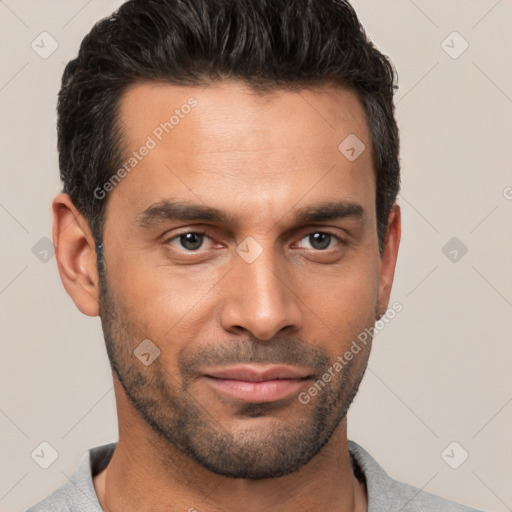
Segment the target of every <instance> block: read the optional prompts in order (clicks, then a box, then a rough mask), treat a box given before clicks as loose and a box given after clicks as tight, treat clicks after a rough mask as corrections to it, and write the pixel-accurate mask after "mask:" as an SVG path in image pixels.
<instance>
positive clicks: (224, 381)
mask: <svg viewBox="0 0 512 512" xmlns="http://www.w3.org/2000/svg"><path fill="white" fill-rule="evenodd" d="M203 377H204V378H205V379H206V382H207V383H208V384H209V385H210V386H211V387H213V388H214V389H215V390H216V391H219V392H221V393H223V394H225V395H229V396H230V397H232V398H235V399H237V400H241V401H244V402H256V403H264V402H274V401H276V400H282V399H284V398H287V397H289V396H290V395H293V394H294V393H297V392H298V391H299V390H300V388H301V387H303V386H304V383H305V381H307V380H309V379H310V378H311V377H312V376H311V374H310V373H308V372H306V371H304V370H299V369H296V368H291V367H288V366H274V365H271V366H268V365H266V366H256V365H241V366H236V367H230V368H221V369H211V370H207V371H205V372H204V374H203Z"/></svg>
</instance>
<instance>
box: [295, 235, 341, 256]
mask: <svg viewBox="0 0 512 512" xmlns="http://www.w3.org/2000/svg"><path fill="white" fill-rule="evenodd" d="M302 240H307V242H308V243H309V244H310V247H305V249H314V250H317V251H323V250H325V249H329V248H330V247H329V246H330V245H331V242H332V241H333V240H335V241H337V242H338V243H343V242H342V240H341V239H340V238H339V237H337V236H336V235H333V234H332V233H326V232H323V231H315V232H313V233H309V234H308V235H306V236H305V237H304V238H302ZM302 240H301V241H302ZM299 244H300V242H299ZM303 248H304V247H303Z"/></svg>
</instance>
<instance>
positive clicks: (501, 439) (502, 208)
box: [0, 0, 512, 511]
mask: <svg viewBox="0 0 512 512" xmlns="http://www.w3.org/2000/svg"><path fill="white" fill-rule="evenodd" d="M119 3H120V2H118V1H113V0H109V1H105V0H103V1H99V0H89V1H84V0H80V1H77V0H73V1H70V0H65V1H64V0H60V1H57V0H53V1H44V2H41V1H36V0H31V1H29V0H6V1H0V46H1V48H2V49H3V52H2V56H1V59H2V62H1V79H0V108H1V112H2V115H1V119H0V122H1V141H2V151H1V153H0V157H1V162H2V163H1V172H2V181H1V183H2V185H3V186H2V189H1V195H0V223H1V229H2V247H3V251H2V252H3V258H2V265H1V267H0V268H1V275H0V307H1V314H2V324H1V329H2V331H1V340H2V349H1V357H0V378H1V390H2V391H1V397H0V450H1V468H0V510H2V511H23V510H25V509H26V508H27V507H28V506H29V505H31V504H33V503H35V502H36V501H38V500H39V499H41V498H43V497H44V496H46V495H47V494H49V493H50V492H51V491H52V490H53V489H54V488H56V487H57V486H58V485H60V484H62V483H64V482H65V481H66V479H67V477H68V476H69V475H71V473H72V472H73V470H74V469H75V466H76V464H77V463H78V460H79V458H80V456H81V455H82V453H83V452H84V451H85V450H86V449H87V448H89V447H91V446H94V445H98V444H102V443H105V442H108V441H111V440H115V439H116V435H117V424H116V414H115V409H114V394H113V390H112V382H111V376H110V372H109V367H108V362H107V358H106V354H105V350H104V347H103V339H102V335H101V330H100V323H99V320H98V319H91V318H88V317H85V316H83V315H81V314H80V313H79V312H78V310H76V309H75V307H74V305H73V304H72V302H71V300H70V299H69V298H68V296H67V295H66V293H65V292H64V289H63V288H62V285H61V283H60V280H59V278H58V274H57V270H56V265H55V258H53V257H51V256H52V255H51V253H48V254H47V255H46V258H47V259H48V261H47V262H46V263H45V262H44V261H41V258H42V259H43V260H44V259H45V253H44V250H45V246H44V244H45V241H44V240H43V241H42V242H41V241H40V240H41V238H44V237H49V236H50V220H51V219H50V201H51V198H52V196H53V195H54V194H55V193H57V192H58V191H59V187H60V184H59V179H58V166H57V153H56V149H55V147H56V135H55V122H56V114H55V101H56V93H57V90H58V87H59V82H60V77H61V74H62V71H63V68H64V63H65V62H67V61H68V60H69V59H70V58H72V57H74V56H75V54H76V52H77V49H78V45H79V42H80V41H81V39H82V37H83V36H84V35H85V33H86V32H88V31H89V29H90V28H91V26H92V25H93V23H94V22H95V21H97V20H98V19H99V18H100V17H103V16H105V15H107V14H109V13H110V12H112V11H113V10H114V9H115V8H116V7H117V6H118V5H119ZM354 4H355V7H356V10H357V11H358V14H359V15H360V18H361V20H362V21H363V23H364V24H365V26H366V28H367V31H368V33H369V35H370V36H371V37H372V39H373V40H374V41H375V43H376V44H377V46H379V47H380V49H381V50H382V51H384V53H386V54H388V55H390V56H391V57H392V59H393V60H394V62H395V65H396V67H397V69H398V74H399V81H400V90H399V92H398V93H397V115H398V121H399V125H400V128H401V137H402V153H401V158H402V172H403V188H402V194H401V196H400V198H399V203H400V204H401V206H402V211H403V219H404V221H403V222H404V232H403V242H402V247H401V252H400V256H399V261H398V269H397V278H396V282H395V286H394V293H393V297H392V301H393V300H395V301H399V302H401V303H402V304H403V311H402V312H401V313H399V314H398V315H397V316H396V318H395V319H394V320H393V321H392V322H391V323H390V324H389V325H388V326H387V327H386V328H385V329H384V330H383V331H382V332H381V333H380V334H379V335H378V338H377V339H376V342H375V348H374V353H373V355H372V358H371V360H370V370H369V371H368V373H367V376H366V378H365V381H364V384H363V386H362V389H361V392H360V394H359V396H358V398H357V399H356V402H355V404H354V406H353V408H352V410H351V412H350V414H349V423H350V437H351V438H352V439H354V440H356V441H358V442H359V443H361V444H362V445H363V446H364V447H366V449H367V450H368V451H370V453H372V454H373V456H374V457H375V458H376V459H377V460H378V461H379V462H380V463H381V464H382V465H383V466H384V467H385V468H386V470H387V471H388V472H389V473H390V474H391V475H392V476H394V477H395V478H398V479H400V480H404V481H407V482H409V483H411V484H413V485H416V486H418V487H421V488H425V489H426V490H428V491H431V492H434V493H437V494H440V495H443V496H445V497H449V498H451V499H454V500H457V501H461V502H463V503H466V504H471V505H473V506H475V507H478V508H481V509H484V510H493V511H505V510H511V509H512V486H511V485H510V481H511V477H512V440H511V436H510V431H511V425H512V385H511V384H512V372H511V371H510V365H511V360H512V359H511V356H512V344H511V343H510V333H511V321H510V318H511V313H512V289H511V276H512V265H511V262H512V254H511V253H512V243H511V242H512V240H511V238H512V237H511V234H512V230H511V227H510V226H511V223H510V220H511V212H512V200H511V199H510V198H512V188H507V187H512V175H511V173H510V164H511V161H512V159H511V147H512V145H511V135H512V126H511V125H512V116H511V114H512V83H511V82H512V81H511V77H512V71H511V69H512V68H511V66H510V62H511V51H510V50H511V48H512V31H511V30H510V27H511V26H512V1H511V0H500V1H496V0H478V1H477V0H465V1H453V0H452V1H446V0H444V1H443V0H430V1H427V0H415V1H412V0H393V1H389V0H388V1H386V2H383V1H378V0H372V1H370V0H358V1H355V2H354ZM43 31H47V32H49V33H50V34H51V36H52V37H53V38H54V39H55V40H56V41H57V42H58V45H59V46H58V48H57V50H56V51H55V52H54V53H53V54H52V55H50V56H49V57H48V58H46V59H43V58H41V57H40V56H39V55H38V54H37V53H36V52H35V51H34V50H33V49H32V48H31V42H32V41H33V40H34V39H36V42H37V41H38V40H40V39H37V38H38V36H39V34H40V33H41V32H43ZM454 31H456V32H458V33H459V34H460V36H462V38H463V39H464V40H465V41H467V43H468V44H469V47H468V49H467V50H466V51H465V52H464V53H463V54H462V55H460V56H459V57H458V58H452V57H451V56H450V55H448V54H447V53H446V51H445V49H447V50H448V51H449V52H451V53H452V55H454V54H456V53H459V51H460V50H461V49H462V48H463V45H464V41H463V40H462V39H460V38H459V36H456V35H455V36H450V37H448V39H446V38H447V36H449V35H450V34H451V33H452V32H454ZM445 39H446V42H445V43H444V44H442V42H443V41H444V40H445ZM47 44H48V45H47V46H45V47H46V48H47V49H48V48H50V46H49V40H47ZM443 46H444V48H445V49H443ZM507 196H508V198H507ZM452 237H457V238H458V239H459V240H460V241H461V242H462V243H463V244H464V245H465V246H466V247H467V248H468V252H467V254H465V255H464V256H463V257H462V258H461V259H459V260H458V261H457V262H453V261H450V259H449V258H448V257H447V256H445V254H444V253H443V252H442V248H443V247H444V246H445V244H446V243H447V242H448V241H449V240H450V239H451V238H452ZM38 243H39V244H42V245H37V246H36V249H35V250H34V252H35V253H36V254H34V253H33V247H34V246H35V245H36V244H38ZM449 250H452V249H451V248H450V247H449ZM445 252H448V251H445ZM457 254H458V257H459V258H460V255H461V252H458V253H457ZM453 255H454V253H452V256H453ZM42 441H46V442H49V443H50V444H51V445H52V446H53V447H54V448H55V449H56V450H57V452H58V454H59V456H58V458H57V460H56V461H55V462H54V463H53V464H52V465H51V466H50V467H49V468H48V469H46V470H44V469H42V468H40V467H39V466H38V465H37V464H36V463H35V462H34V460H32V458H31V453H32V451H33V450H34V449H35V448H36V447H38V446H39V445H40V443H41V442H42ZM452 441H457V442H458V443H459V445H460V446H461V447H462V448H459V447H456V448H455V450H454V451H453V452H451V451H450V450H448V453H449V455H451V458H450V461H451V462H452V464H453V461H455V462H457V461H458V460H460V457H461V454H462V453H463V452H462V451H461V450H462V449H464V450H466V451H467V452H468V453H469V458H468V459H467V460H466V461H465V462H464V463H463V464H462V465H461V466H460V467H459V468H458V469H452V468H451V467H449V466H448V464H447V463H446V462H445V460H443V458H442V457H441V453H442V452H443V450H444V449H445V448H446V447H447V446H448V445H449V444H450V443H451V442H452Z"/></svg>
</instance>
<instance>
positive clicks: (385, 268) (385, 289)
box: [378, 204, 402, 316]
mask: <svg viewBox="0 0 512 512" xmlns="http://www.w3.org/2000/svg"><path fill="white" fill-rule="evenodd" d="M401 234H402V221H401V212H400V206H399V205H398V204H395V205H393V207H392V208H391V211H390V212H389V216H388V229H387V231H386V237H385V240H384V246H383V249H382V255H381V260H380V278H379V302H378V303H379V312H378V313H379V315H381V316H382V315H384V313H385V312H386V309H387V307H388V304H389V297H390V295H391V288H392V286H393V279H394V276H395V266H396V260H397V258H398V248H399V246H400V237H401Z"/></svg>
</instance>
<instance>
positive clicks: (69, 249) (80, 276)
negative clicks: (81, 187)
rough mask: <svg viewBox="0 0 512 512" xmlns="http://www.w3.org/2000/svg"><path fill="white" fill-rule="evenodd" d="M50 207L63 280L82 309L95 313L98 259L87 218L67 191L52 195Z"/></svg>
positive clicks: (57, 257)
mask: <svg viewBox="0 0 512 512" xmlns="http://www.w3.org/2000/svg"><path fill="white" fill-rule="evenodd" d="M52 210H53V244H54V246H55V256H56V259H57V266H58V268H59V274H60V277H61V280H62V284H63V285H64V288H65V289H66V291H67V292H68V294H69V296H70V297H71V298H72V299H73V302H74V303H75V304H76V306H77V308H78V309H79V310H80V311H81V312H82V313H84V314H85V315H88V316H97V315H98V314H99V280H98V270H97V259H96V250H95V247H94V239H93V236H92V233H91V231H90V228H89V225H88V222H87V220H86V219H85V218H84V217H83V215H82V214H81V213H80V212H79V211H78V210H77V209H76V207H75V206H74V204H73V203H72V201H71V199H70V197H69V196H68V195H67V194H63V193H62V194H58V195H57V196H56V197H55V199H54V200H53V204H52Z"/></svg>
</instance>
